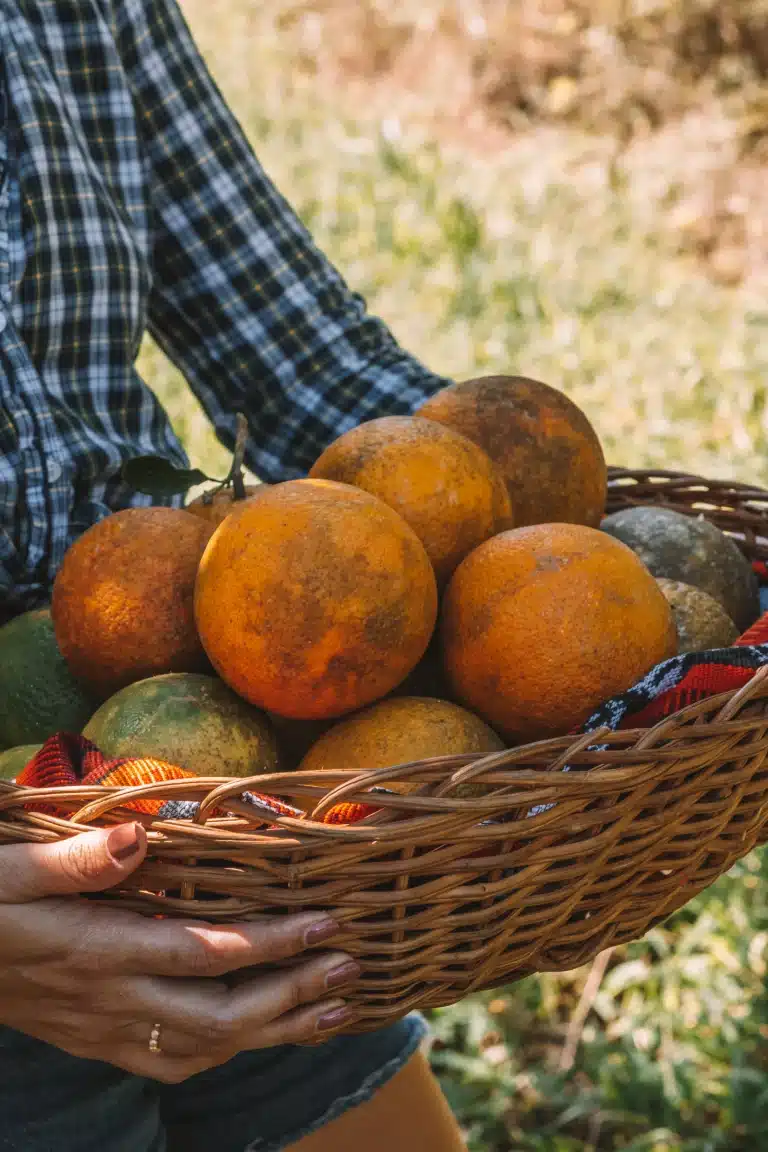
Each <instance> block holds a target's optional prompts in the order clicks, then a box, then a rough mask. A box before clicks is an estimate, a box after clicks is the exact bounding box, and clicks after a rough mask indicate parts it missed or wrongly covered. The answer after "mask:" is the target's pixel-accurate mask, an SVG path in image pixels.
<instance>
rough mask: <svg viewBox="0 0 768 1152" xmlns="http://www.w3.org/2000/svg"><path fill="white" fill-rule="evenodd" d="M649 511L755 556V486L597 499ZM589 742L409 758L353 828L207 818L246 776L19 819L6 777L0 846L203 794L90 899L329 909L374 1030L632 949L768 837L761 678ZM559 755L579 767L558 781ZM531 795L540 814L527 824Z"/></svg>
mask: <svg viewBox="0 0 768 1152" xmlns="http://www.w3.org/2000/svg"><path fill="white" fill-rule="evenodd" d="M651 502H656V503H660V504H663V505H665V506H667V507H670V508H674V509H677V510H679V511H682V512H689V513H691V514H699V513H700V512H702V511H703V512H704V514H705V515H706V516H707V517H708V518H709V519H711V520H712V521H713V522H714V523H716V524H718V525H719V526H720V527H722V528H724V529H726V530H727V531H729V532H731V533H733V534H734V535H736V536H737V537H738V538H739V541H740V543H741V545H742V547H743V548H744V551H745V552H746V553H747V555H748V556H750V557H751V558H761V559H762V558H768V492H764V491H761V490H759V489H756V488H749V487H747V486H742V485H736V484H724V483H719V482H707V481H705V480H701V479H699V478H697V477H691V476H684V475H680V474H673V473H646V472H642V473H640V472H628V471H623V470H619V469H613V470H612V471H611V476H610V493H609V500H608V508H609V510H611V511H614V510H617V509H618V508H621V507H626V506H629V505H632V504H647V503H651ZM762 533H765V537H766V538H765V539H763V537H762V535H761V534H762ZM595 743H596V734H595V733H592V734H591V735H589V736H588V737H584V736H582V737H580V738H579V739H573V738H572V737H563V738H561V739H555V740H547V741H542V742H539V743H536V744H530V745H527V746H525V747H519V748H516V749H514V750H511V751H505V752H501V753H495V754H493V755H491V756H486V757H484V758H482V759H480V758H478V757H474V758H473V757H468V756H463V757H452V758H442V759H440V760H430V761H422V762H420V763H413V764H409V765H406V766H403V767H402V768H400V769H398V770H397V776H398V777H399V778H400V779H405V778H407V779H410V780H414V781H417V782H418V783H419V784H420V785H421V788H420V790H419V791H418V792H417V793H416V794H414V793H411V794H409V795H407V796H392V795H388V796H381V797H378V798H377V803H379V802H380V804H381V809H380V811H377V812H376V813H374V814H373V815H372V816H369V817H367V819H366V820H364V821H362V822H361V823H358V824H352V825H333V824H328V825H326V824H321V823H318V822H316V821H313V822H311V823H308V822H306V821H301V820H296V819H291V818H287V817H286V818H283V819H281V820H280V821H279V825H278V826H277V827H274V828H271V829H269V830H264V829H263V828H261V829H260V828H258V827H256V826H255V825H254V823H253V822H252V820H251V822H249V820H248V818H247V816H246V815H245V813H246V812H247V807H246V806H245V805H242V804H238V803H237V801H236V800H234V799H233V800H232V809H231V812H230V813H229V814H228V815H226V816H214V815H212V813H214V812H215V811H216V809H218V811H219V812H221V811H222V808H226V807H227V798H234V797H236V795H237V794H238V793H240V792H242V790H243V781H242V780H235V781H232V782H230V781H226V782H224V783H222V781H221V780H210V779H208V780H203V779H201V780H199V781H197V780H195V781H194V782H192V783H190V782H189V781H186V780H181V781H173V782H165V783H162V784H153V785H149V786H146V787H143V788H134V789H119V788H114V789H105V788H100V787H89V788H86V787H78V788H71V789H66V790H57V791H56V793H55V797H56V802H57V804H62V803H64V804H66V805H67V806H68V807H71V817H70V818H69V819H62V818H57V817H54V816H46V815H41V814H36V813H33V812H30V811H28V810H27V809H25V807H24V804H25V801H28V800H29V799H30V797H31V795H34V797H35V800H37V801H39V800H40V799H41V798H42V796H43V795H44V794H43V793H41V792H40V791H37V790H35V791H34V792H31V791H29V790H24V789H20V788H17V787H15V786H14V785H11V784H5V783H3V784H2V785H1V786H0V842H3V843H13V842H19V841H30V840H37V841H41V840H51V839H55V838H58V837H61V836H69V835H72V834H73V833H76V832H79V831H82V830H85V829H87V828H88V827H90V826H92V825H94V824H97V823H98V822H99V820H100V819H103V818H104V817H105V816H108V817H109V818H110V819H114V818H130V817H133V816H134V815H135V814H134V813H130V812H129V811H128V810H127V809H126V807H125V804H126V802H127V801H129V800H136V799H137V798H138V797H139V796H146V795H151V796H153V797H162V798H172V797H173V798H185V799H195V800H202V801H203V802H202V804H201V806H200V810H199V817H198V819H197V820H196V821H194V822H193V821H189V820H186V821H185V820H178V821H170V820H165V821H163V820H155V821H152V820H151V818H148V828H149V830H150V842H151V843H150V854H149V857H148V859H147V861H146V863H145V864H144V865H143V867H142V868H141V869H140V871H139V872H138V873H137V874H136V877H135V883H132V884H131V886H126V887H125V888H124V889H122V890H121V891H120V892H112V893H108V894H105V896H104V897H103V898H104V899H107V900H114V899H116V900H119V902H120V904H121V906H123V907H129V908H134V909H137V910H139V911H141V912H145V913H147V914H157V913H164V914H166V915H184V916H189V915H192V916H198V917H202V918H204V919H207V920H218V921H221V920H234V919H243V918H248V917H249V916H251V915H253V914H258V913H262V912H264V911H265V910H268V909H269V910H279V911H281V912H288V911H297V910H302V909H324V910H327V911H329V912H330V913H331V914H333V915H334V916H335V917H336V918H337V919H338V920H339V921H341V922H342V924H343V926H344V929H345V934H344V937H343V938H342V939H340V941H339V946H340V947H342V948H344V949H345V950H346V951H348V952H349V953H351V954H352V955H354V956H355V957H356V958H357V959H358V960H359V961H360V962H361V964H362V968H363V975H362V977H361V979H360V981H359V983H358V984H357V985H356V987H355V988H353V990H352V991H351V993H350V994H349V1003H350V1005H351V1007H352V1009H353V1012H354V1016H353V1019H352V1023H351V1024H349V1025H348V1026H346V1027H345V1029H344V1030H345V1031H348V1032H359V1031H366V1030H369V1029H372V1028H376V1027H379V1026H380V1025H382V1024H384V1023H387V1022H388V1021H392V1020H394V1019H396V1018H398V1017H401V1016H403V1015H404V1014H405V1013H406V1012H408V1011H409V1010H411V1009H413V1008H426V1007H436V1006H439V1005H445V1004H449V1003H452V1002H454V1001H456V1000H458V999H460V998H461V997H463V996H466V995H467V993H469V992H473V991H476V990H479V989H483V988H491V987H494V986H497V985H500V984H503V983H507V982H510V981H513V980H517V979H520V978H521V977H523V976H526V975H528V974H530V973H532V972H537V971H539V972H540V971H562V970H567V969H572V968H575V967H577V966H579V965H581V964H584V963H585V962H587V961H589V960H590V959H591V958H593V957H594V956H595V955H596V954H597V953H599V952H600V951H602V950H603V949H604V948H607V947H608V946H610V945H614V944H620V943H623V942H626V941H630V940H635V939H637V938H638V937H641V936H642V935H643V934H644V933H645V932H647V931H648V929H649V928H650V927H651V926H653V925H654V924H657V923H658V922H659V921H661V920H663V919H664V918H665V917H666V916H668V915H669V914H670V913H671V912H673V911H675V910H676V909H678V908H680V907H681V906H682V905H683V904H685V903H686V902H687V901H688V900H690V899H691V898H692V897H693V896H695V895H696V894H697V893H698V892H700V891H701V890H702V889H703V888H706V887H707V885H709V884H711V883H712V882H713V881H714V880H716V879H717V877H718V876H720V875H721V874H722V873H723V872H725V871H727V869H729V868H730V867H731V866H732V864H733V863H734V862H735V861H736V860H738V859H739V858H740V857H742V856H744V855H745V854H746V853H747V852H749V851H750V849H752V848H753V847H754V846H755V845H756V844H758V843H761V842H762V840H763V838H764V829H765V828H766V826H767V825H768V669H764V670H761V671H760V672H758V673H757V674H756V675H755V676H754V677H753V679H752V680H751V681H750V682H749V684H748V685H747V686H746V687H745V688H743V689H741V690H740V691H738V692H729V693H726V694H724V695H722V696H719V697H716V698H712V699H709V700H706V701H703V702H701V703H699V704H695V705H693V706H691V707H689V708H686V709H684V710H683V711H681V712H679V713H677V714H675V715H674V716H672V717H669V718H667V719H666V720H664V721H663V722H661V723H659V724H657V725H656V726H655V727H654V728H651V729H635V730H630V731H621V732H608V733H605V734H604V735H603V734H600V741H599V743H600V745H601V748H602V749H603V750H601V751H599V752H596V751H593V750H590V748H589V746H592V747H594V745H595ZM566 763H567V764H568V765H570V766H572V767H573V768H574V769H576V768H578V769H582V771H571V772H567V773H563V772H562V771H561V769H562V767H563V765H565V764H566ZM584 769H590V771H589V772H586V771H583V770H584ZM393 774H394V773H393V769H392V768H384V769H380V770H378V771H372V772H367V773H365V774H362V775H355V774H354V773H352V772H328V773H310V772H303V773H297V772H295V773H282V774H274V775H271V776H267V777H259V778H258V783H257V782H256V780H254V782H253V784H254V786H257V787H258V788H259V789H260V790H262V791H266V792H270V793H272V794H274V795H277V796H281V797H284V798H286V799H291V798H300V799H302V800H304V801H306V800H307V799H314V801H315V802H316V804H317V806H318V807H317V809H316V813H315V814H316V815H319V814H320V813H321V812H322V811H326V810H327V809H328V808H329V807H330V806H331V805H332V804H334V803H336V802H337V801H338V800H340V799H341V798H351V797H357V798H361V797H362V794H363V792H364V790H365V789H366V788H367V787H370V786H371V785H372V784H375V783H377V782H380V781H382V780H384V779H391V778H392V776H393ZM469 778H472V779H475V780H482V781H484V782H485V783H486V784H489V785H491V786H492V788H491V790H490V791H489V793H488V794H487V795H484V796H483V797H482V798H474V799H448V798H447V797H446V795H445V793H446V792H447V791H448V789H449V787H450V785H452V784H456V783H457V782H458V781H459V780H467V779H469ZM329 789H330V790H329ZM46 795H51V794H50V793H48V794H46ZM536 806H541V808H542V810H541V811H540V812H539V814H538V815H535V816H531V815H529V813H530V812H531V809H532V808H534V807H536ZM502 820H503V821H504V826H503V827H500V826H499V823H498V822H499V821H502ZM502 837H503V838H502Z"/></svg>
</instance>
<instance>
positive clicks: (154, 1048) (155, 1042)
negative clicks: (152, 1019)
mask: <svg viewBox="0 0 768 1152" xmlns="http://www.w3.org/2000/svg"><path fill="white" fill-rule="evenodd" d="M149 1050H150V1052H153V1053H154V1054H155V1055H157V1053H158V1052H161V1051H162V1049H161V1048H160V1025H159V1024H153V1025H152V1031H151V1032H150V1034H149Z"/></svg>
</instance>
